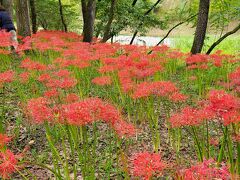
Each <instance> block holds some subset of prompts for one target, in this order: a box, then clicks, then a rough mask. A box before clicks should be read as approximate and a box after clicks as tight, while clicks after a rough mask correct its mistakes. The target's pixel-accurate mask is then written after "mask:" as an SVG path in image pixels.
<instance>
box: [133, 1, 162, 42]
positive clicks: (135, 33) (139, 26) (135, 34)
mask: <svg viewBox="0 0 240 180" xmlns="http://www.w3.org/2000/svg"><path fill="white" fill-rule="evenodd" d="M160 2H161V0H157V1H156V2H155V4H154V5H152V7H151V8H150V9H149V10H147V11H146V12H145V13H144V17H145V16H147V15H148V14H149V13H150V12H151V11H152V10H153V9H154V8H155V7H156V6H157V5H158V4H159V3H160ZM143 21H144V19H143ZM143 21H142V22H141V23H140V24H139V25H138V28H137V29H136V31H135V32H134V34H133V37H132V39H131V42H130V44H133V41H134V39H135V37H136V36H137V33H138V29H139V28H141V27H142V25H143V24H144V23H143Z"/></svg>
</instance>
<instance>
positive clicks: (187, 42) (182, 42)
mask: <svg viewBox="0 0 240 180" xmlns="http://www.w3.org/2000/svg"><path fill="white" fill-rule="evenodd" d="M173 39H174V47H175V48H177V49H180V50H181V51H183V52H189V51H190V50H191V47H192V43H193V36H176V37H174V38H173ZM217 40H218V37H216V38H215V36H214V35H210V36H208V37H206V39H205V42H204V43H205V44H204V47H203V51H202V52H203V53H205V52H206V51H207V50H208V48H209V47H210V46H211V45H212V44H213V43H214V42H215V41H217ZM216 50H223V52H224V53H226V54H239V53H240V36H238V35H233V36H229V37H227V38H226V39H225V40H223V41H222V42H221V43H220V44H219V45H218V46H216V47H215V49H214V50H213V52H214V51H216Z"/></svg>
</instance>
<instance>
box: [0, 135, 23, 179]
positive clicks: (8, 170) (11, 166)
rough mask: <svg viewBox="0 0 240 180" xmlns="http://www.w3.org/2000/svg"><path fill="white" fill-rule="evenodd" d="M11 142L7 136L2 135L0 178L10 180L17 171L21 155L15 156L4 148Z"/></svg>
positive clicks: (0, 142)
mask: <svg viewBox="0 0 240 180" xmlns="http://www.w3.org/2000/svg"><path fill="white" fill-rule="evenodd" d="M10 140H11V138H10V137H8V136H7V135H5V134H0V176H1V177H2V178H3V179H8V178H10V175H11V174H12V173H15V172H16V171H17V169H18V168H19V167H18V161H19V158H21V155H20V154H18V155H15V154H13V152H12V151H10V150H9V149H5V148H4V146H5V145H6V144H7V143H8V142H9V141H10Z"/></svg>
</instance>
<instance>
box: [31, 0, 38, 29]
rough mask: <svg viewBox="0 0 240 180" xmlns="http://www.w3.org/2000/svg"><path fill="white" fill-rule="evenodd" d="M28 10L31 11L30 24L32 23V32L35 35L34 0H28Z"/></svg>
mask: <svg viewBox="0 0 240 180" xmlns="http://www.w3.org/2000/svg"><path fill="white" fill-rule="evenodd" d="M29 2H30V9H31V20H32V21H31V22H32V32H33V34H36V33H37V29H38V28H37V14H36V8H35V0H30V1H29Z"/></svg>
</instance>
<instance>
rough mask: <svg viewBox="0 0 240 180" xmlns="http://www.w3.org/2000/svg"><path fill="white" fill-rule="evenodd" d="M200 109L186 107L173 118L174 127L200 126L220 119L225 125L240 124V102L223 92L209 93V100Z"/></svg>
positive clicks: (213, 91) (214, 91) (171, 119)
mask: <svg viewBox="0 0 240 180" xmlns="http://www.w3.org/2000/svg"><path fill="white" fill-rule="evenodd" d="M201 105H203V106H202V107H201V108H199V109H194V108H191V107H185V108H183V109H182V111H181V112H180V113H175V114H173V115H172V116H171V118H170V122H171V124H172V126H173V127H180V126H195V125H200V124H201V123H202V122H203V121H204V120H211V119H214V118H218V119H220V120H222V121H223V124H224V125H229V124H230V123H237V122H240V100H239V99H238V98H237V97H234V96H233V95H231V94H227V93H226V92H225V91H223V90H212V91H210V92H209V97H208V100H207V101H205V102H204V104H201Z"/></svg>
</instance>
